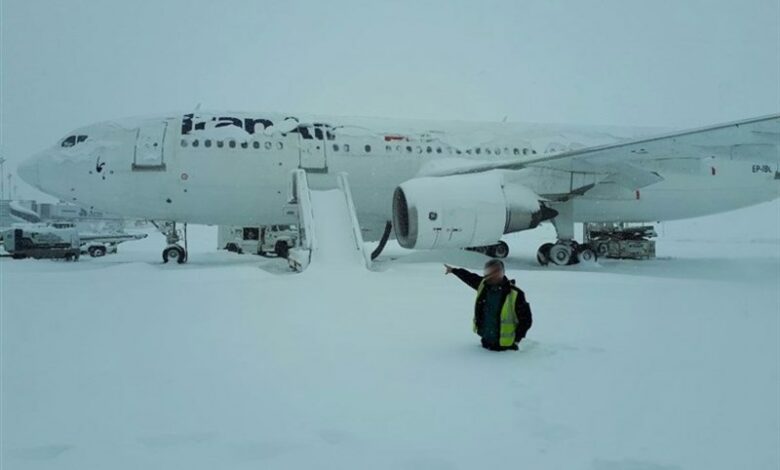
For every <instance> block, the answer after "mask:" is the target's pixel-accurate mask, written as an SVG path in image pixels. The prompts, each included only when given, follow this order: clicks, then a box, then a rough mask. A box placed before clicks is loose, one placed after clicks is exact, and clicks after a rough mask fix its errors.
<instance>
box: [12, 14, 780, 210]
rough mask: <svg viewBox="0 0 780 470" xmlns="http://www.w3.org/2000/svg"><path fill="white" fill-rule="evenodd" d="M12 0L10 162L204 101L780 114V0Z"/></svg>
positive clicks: (655, 119) (379, 111)
mask: <svg viewBox="0 0 780 470" xmlns="http://www.w3.org/2000/svg"><path fill="white" fill-rule="evenodd" d="M0 5H1V13H2V19H1V21H0V22H1V24H2V38H1V39H2V41H1V42H2V44H1V45H0V47H1V49H0V56H1V58H2V60H1V61H2V64H1V65H2V70H1V71H0V78H2V86H1V88H2V98H1V101H0V111H1V112H2V123H0V130H1V131H2V136H0V152H2V155H3V156H4V157H6V158H7V159H8V160H9V162H8V163H7V165H6V170H8V169H13V168H14V167H15V166H16V163H18V162H19V161H20V160H21V159H23V158H24V157H26V156H28V155H30V154H32V153H34V152H35V151H38V150H41V149H43V148H45V147H48V146H50V145H52V144H53V143H54V142H55V141H56V140H57V139H59V138H60V137H62V136H63V135H65V134H66V133H67V132H68V131H69V130H71V129H73V128H75V127H79V126H82V125H86V124H89V123H91V122H96V121H100V120H104V119H110V118H117V117H124V116H134V115H145V114H154V113H158V112H169V111H180V110H182V111H183V110H190V109H192V108H194V107H195V106H196V105H197V104H198V103H202V105H203V107H204V108H206V109H229V110H247V111H286V112H306V113H317V114H335V115H366V116H388V117H419V118H432V119H458V120H476V121H491V120H494V121H499V120H501V119H502V118H503V117H504V116H506V117H508V119H509V120H511V121H527V122H563V123H582V124H618V125H622V124H625V125H641V126H663V127H681V128H682V127H692V126H698V125H705V124H712V123H717V122H723V121H731V120H735V119H740V118H746V117H751V116H757V115H764V114H770V113H776V112H778V111H780V0H749V1H739V2H735V1H693V0H689V1H681V0H678V1H671V0H668V1H666V0H659V1H653V2H648V1H627V0H608V1H559V0H556V1H554V0H534V1H522V2H521V1H480V2H474V1H464V2H459V1H458V2H456V1H438V2H433V1H421V0H416V1H394V2H383V3H381V4H380V3H378V2H376V3H375V2H370V1H366V0H362V1H343V2H342V1H310V2H293V1H287V2H270V1H267V2H262V1H250V0H244V1H239V0H231V1H223V2H217V1H213V0H212V1H195V0H182V1H179V0H176V1H174V0H133V1H130V0H125V1H109V0H68V1H56V0H49V1H43V0H0ZM23 186H24V184H23V183H21V182H19V189H20V190H21V191H22V194H24V192H25V190H26V189H25V188H24V187H23ZM28 191H30V194H32V193H31V190H28Z"/></svg>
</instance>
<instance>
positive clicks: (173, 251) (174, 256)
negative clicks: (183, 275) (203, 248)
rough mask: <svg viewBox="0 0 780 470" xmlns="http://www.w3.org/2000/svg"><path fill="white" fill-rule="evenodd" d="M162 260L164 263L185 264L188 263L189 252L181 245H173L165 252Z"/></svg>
mask: <svg viewBox="0 0 780 470" xmlns="http://www.w3.org/2000/svg"><path fill="white" fill-rule="evenodd" d="M162 259H163V263H167V262H168V261H176V262H177V263H179V264H183V263H184V262H186V261H187V252H186V251H185V250H184V248H182V247H180V246H179V245H171V246H169V247H167V248H165V249H164V250H163V252H162Z"/></svg>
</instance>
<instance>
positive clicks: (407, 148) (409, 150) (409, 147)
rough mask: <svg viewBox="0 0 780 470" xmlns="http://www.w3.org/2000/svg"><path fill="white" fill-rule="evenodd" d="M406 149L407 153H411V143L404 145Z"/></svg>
mask: <svg viewBox="0 0 780 470" xmlns="http://www.w3.org/2000/svg"><path fill="white" fill-rule="evenodd" d="M406 151H407V152H409V153H412V146H411V145H407V146H406Z"/></svg>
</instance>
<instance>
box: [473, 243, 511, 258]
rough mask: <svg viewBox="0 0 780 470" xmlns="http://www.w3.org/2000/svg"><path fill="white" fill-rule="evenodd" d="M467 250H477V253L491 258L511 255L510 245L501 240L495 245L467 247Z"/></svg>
mask: <svg viewBox="0 0 780 470" xmlns="http://www.w3.org/2000/svg"><path fill="white" fill-rule="evenodd" d="M466 250H469V251H476V252H477V253H482V254H483V255H485V256H490V257H491V258H502V259H503V258H506V257H507V256H509V245H507V244H506V243H504V242H503V241H499V242H498V243H496V244H495V245H486V246H472V247H469V248H466Z"/></svg>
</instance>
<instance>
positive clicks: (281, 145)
mask: <svg viewBox="0 0 780 470" xmlns="http://www.w3.org/2000/svg"><path fill="white" fill-rule="evenodd" d="M276 146H277V147H278V148H279V150H282V149H283V148H284V144H283V143H281V142H277V143H276Z"/></svg>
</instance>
